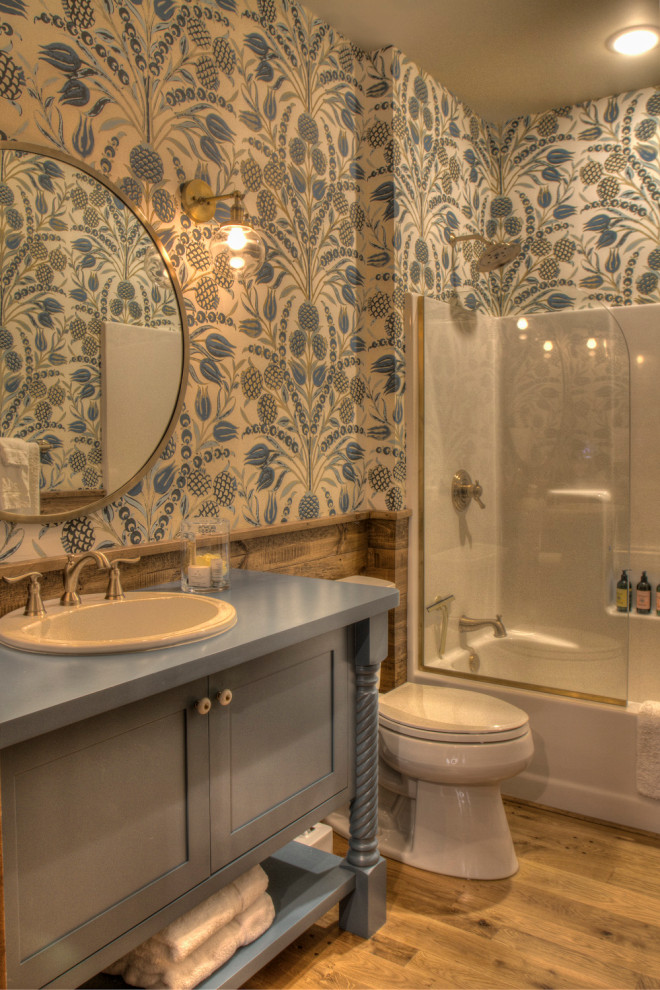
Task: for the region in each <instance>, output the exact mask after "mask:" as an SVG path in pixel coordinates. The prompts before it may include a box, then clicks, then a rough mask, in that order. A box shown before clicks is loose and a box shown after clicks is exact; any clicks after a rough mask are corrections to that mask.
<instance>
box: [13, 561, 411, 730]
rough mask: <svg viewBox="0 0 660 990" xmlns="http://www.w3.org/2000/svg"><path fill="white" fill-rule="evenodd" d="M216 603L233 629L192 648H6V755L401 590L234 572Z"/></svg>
mask: <svg viewBox="0 0 660 990" xmlns="http://www.w3.org/2000/svg"><path fill="white" fill-rule="evenodd" d="M176 587H177V586H176V585H159V586H158V588H163V589H165V588H167V589H172V588H176ZM214 597H215V596H214ZM217 597H220V598H223V599H225V600H226V601H228V602H230V603H231V604H232V605H233V606H234V608H235V609H236V613H237V616H238V621H237V623H236V625H235V626H234V627H233V628H232V629H230V630H228V631H227V632H224V633H220V634H219V635H218V636H213V637H210V638H209V639H203V640H198V641H197V642H194V643H188V644H184V645H180V644H179V645H176V646H171V647H168V648H165V649H156V650H146V651H141V652H132V653H113V654H96V655H80V654H79V655H71V656H62V655H54V654H44V653H27V652H22V651H19V650H13V649H9V648H7V647H3V646H0V748H4V747H6V746H11V745H13V744H15V743H17V742H22V741H23V740H25V739H30V738H32V737H33V736H37V735H40V734H42V733H44V732H50V731H52V730H53V729H57V728H60V727H61V726H63V725H70V724H72V723H73V722H78V721H80V720H81V719H84V718H89V717H91V716H93V715H98V714H99V713H100V712H103V711H109V710H110V709H112V708H118V707H119V706H121V705H125V704H129V703H130V702H132V701H139V700H140V699H142V698H146V697H149V696H150V695H152V694H156V693H158V692H159V691H166V690H168V689H169V688H173V687H178V686H180V685H182V684H186V683H188V682H189V681H194V680H196V679H197V678H201V677H207V676H209V675H210V674H213V673H214V672H217V671H221V670H225V669H227V668H228V667H233V666H235V665H236V664H239V663H244V662H245V661H247V660H252V659H254V658H256V657H259V656H263V655H264V654H266V653H270V652H272V651H274V650H279V649H282V648H285V647H287V646H292V645H293V644H294V643H300V642H303V641H304V640H306V639H311V638H312V637H313V636H319V635H323V634H324V633H327V632H330V631H331V630H333V629H338V628H341V627H343V626H348V625H351V624H352V623H354V622H359V621H360V620H361V619H368V618H371V617H372V616H375V615H378V614H379V613H381V612H384V611H387V610H389V609H391V608H394V607H395V606H396V605H397V604H398V600H399V593H398V591H396V590H395V589H394V588H385V587H383V588H381V587H374V586H369V585H359V584H345V583H342V582H340V581H326V580H323V579H320V578H303V577H291V576H289V575H285V574H273V573H264V572H261V571H243V570H233V571H232V572H231V588H230V589H229V590H228V591H226V592H222V593H218V595H217ZM53 607H55V606H53ZM57 607H59V606H57Z"/></svg>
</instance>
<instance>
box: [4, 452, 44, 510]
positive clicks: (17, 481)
mask: <svg viewBox="0 0 660 990" xmlns="http://www.w3.org/2000/svg"><path fill="white" fill-rule="evenodd" d="M39 463H40V462H39V447H38V446H37V444H36V443H28V442H27V441H26V440H21V439H20V438H18V437H0V509H3V510H4V511H5V512H22V513H25V514H27V515H37V514H38V512H39Z"/></svg>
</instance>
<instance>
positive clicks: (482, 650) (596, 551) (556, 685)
mask: <svg viewBox="0 0 660 990" xmlns="http://www.w3.org/2000/svg"><path fill="white" fill-rule="evenodd" d="M419 307H420V309H419V313H418V321H417V322H418V338H417V340H418V347H419V362H418V363H419V380H418V387H419V402H420V406H419V412H420V415H419V422H420V436H419V450H420V460H421V463H420V471H421V477H422V478H423V483H422V484H421V485H420V562H419V584H420V610H419V612H420V615H421V616H422V618H421V619H420V629H419V634H420V636H421V639H422V642H421V643H420V650H419V655H420V658H421V659H420V666H421V668H422V669H423V670H425V671H436V672H438V673H442V674H450V675H452V674H453V675H456V676H461V677H467V678H471V679H478V680H484V681H490V682H493V683H503V684H515V685H518V686H522V687H528V688H535V689H538V690H542V691H548V692H552V693H559V694H566V695H571V696H578V697H584V698H589V699H592V700H598V701H608V702H612V703H615V704H624V703H625V701H626V698H627V679H628V621H629V620H628V616H627V615H626V614H621V613H617V612H616V608H615V607H614V593H615V583H616V580H617V577H618V575H619V573H620V570H621V569H622V568H623V567H627V566H628V555H629V545H630V508H629V506H630V491H629V488H630V481H629V479H630V385H629V377H630V373H629V357H628V349H627V346H626V341H625V338H624V336H623V333H622V332H621V330H620V327H619V326H618V324H617V321H616V318H615V316H614V315H613V314H612V312H611V311H608V310H605V309H603V308H599V309H589V310H580V311H576V312H562V313H543V314H531V315H528V316H526V317H524V318H522V317H504V318H497V317H491V316H487V315H483V314H477V313H473V312H467V311H465V310H463V309H462V308H461V307H460V305H458V304H455V305H453V306H452V307H449V306H447V305H445V304H442V303H439V302H437V301H435V300H429V299H423V300H421V299H420V300H419ZM459 468H460V469H462V470H464V471H466V472H467V473H468V474H469V475H470V477H471V479H472V480H474V481H475V484H476V479H478V482H479V486H480V488H481V493H480V499H479V501H481V502H482V503H483V507H482V506H481V505H480V504H479V501H477V500H474V499H470V500H468V505H467V508H464V509H457V508H456V505H455V504H454V502H453V501H452V484H453V478H454V475H455V472H456V471H457V469H459ZM448 595H453V596H454V599H453V601H451V602H450V603H449V606H448V608H447V609H446V610H445V609H437V608H436V609H433V608H431V609H430V610H429V609H428V606H429V605H432V604H433V602H434V601H435V600H436V599H442V598H444V597H445V596H448ZM465 616H467V617H469V618H470V619H476V620H484V622H487V623H489V624H484V625H483V626H479V625H478V623H476V624H474V625H472V624H470V623H466V622H461V621H460V620H461V618H462V617H465ZM498 616H501V622H502V623H503V626H504V628H505V630H506V636H503V637H502V636H499V635H498V636H497V637H495V635H494V630H495V625H493V623H494V622H496V621H497V617H498ZM445 617H446V628H445V629H444V630H443V628H442V625H443V621H444V618H445ZM443 633H444V637H443ZM443 638H444V642H443ZM443 647H444V648H443Z"/></svg>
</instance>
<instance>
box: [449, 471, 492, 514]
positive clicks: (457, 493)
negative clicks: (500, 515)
mask: <svg viewBox="0 0 660 990" xmlns="http://www.w3.org/2000/svg"><path fill="white" fill-rule="evenodd" d="M482 494H483V488H482V487H481V485H480V484H479V482H478V481H475V482H474V484H472V478H471V477H470V475H469V474H468V473H467V471H463V470H461V471H457V472H456V474H455V475H454V477H453V478H452V479H451V500H452V503H453V506H454V508H455V509H456V511H457V512H466V511H467V509H468V506H469V505H470V503H471V502H472V500H473V499H474V501H475V502H476V503H477V505H480V506H481V508H482V509H485V508H486V506H485V505H484V503H483V502H482V501H481V496H482Z"/></svg>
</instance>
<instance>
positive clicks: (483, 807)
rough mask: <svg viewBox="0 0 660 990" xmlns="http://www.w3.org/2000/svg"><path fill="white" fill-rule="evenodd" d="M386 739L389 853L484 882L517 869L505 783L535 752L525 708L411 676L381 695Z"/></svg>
mask: <svg viewBox="0 0 660 990" xmlns="http://www.w3.org/2000/svg"><path fill="white" fill-rule="evenodd" d="M348 580H349V581H353V582H358V581H359V577H352V578H348ZM365 580H366V582H367V583H369V584H374V583H376V582H377V580H378V579H374V578H368V579H365ZM379 583H381V582H379ZM382 583H388V582H382ZM379 737H380V760H379V816H378V825H379V832H378V843H379V847H380V850H381V852H382V853H383V854H384V855H386V856H391V857H392V858H394V859H398V860H400V861H401V862H403V863H410V864H411V865H412V866H417V867H419V868H421V869H424V870H431V871H432V872H434V873H445V874H448V875H450V876H463V877H470V878H473V879H480V880H496V879H501V878H503V877H508V876H511V875H512V874H513V873H515V872H516V870H517V869H518V861H517V859H516V855H515V852H514V849H513V842H512V839H511V833H510V831H509V826H508V822H507V819H506V814H505V811H504V806H503V804H502V797H501V794H500V784H501V783H502V781H504V780H507V779H508V778H510V777H513V776H515V775H516V774H518V773H520V772H521V771H522V770H524V769H525V767H527V766H528V764H529V762H530V760H531V758H532V755H533V752H534V744H533V741H532V733H531V729H530V727H529V718H528V716H527V713H526V712H524V711H522V710H521V709H520V708H516V707H515V706H514V705H510V704H509V703H508V702H506V701H501V700H500V699H498V698H494V697H491V696H490V695H487V694H481V693H479V692H476V691H469V690H465V689H458V688H449V687H439V686H435V685H430V684H416V683H412V682H408V683H406V684H403V685H401V687H398V688H395V689H394V690H393V691H389V692H388V693H387V694H381V695H380V698H379ZM329 821H330V824H332V825H333V827H335V828H336V829H337V828H338V829H339V830H340V831H341V830H342V829H341V826H340V823H339V822H338V821H337V819H336V818H334V819H333V818H331V819H329Z"/></svg>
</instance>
